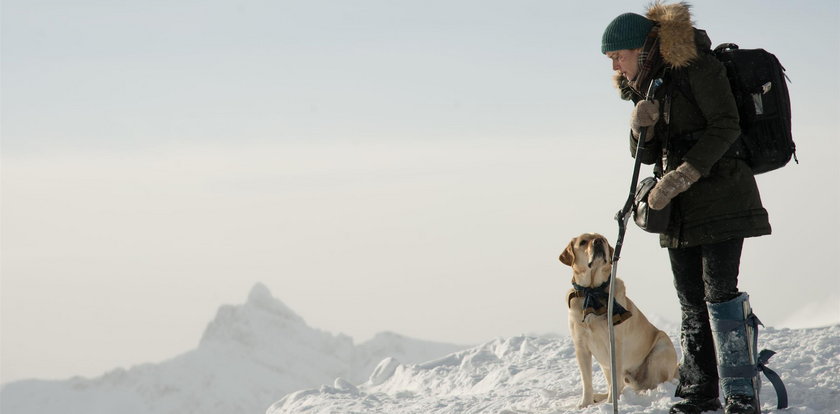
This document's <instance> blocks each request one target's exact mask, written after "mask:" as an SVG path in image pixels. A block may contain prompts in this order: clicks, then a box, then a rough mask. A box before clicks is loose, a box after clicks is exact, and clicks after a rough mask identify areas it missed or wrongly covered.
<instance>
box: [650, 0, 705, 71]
mask: <svg viewBox="0 0 840 414" xmlns="http://www.w3.org/2000/svg"><path fill="white" fill-rule="evenodd" d="M690 9H691V6H690V5H689V4H688V3H685V2H680V3H674V4H663V3H662V2H661V1H657V2H655V3H653V4H651V5H650V7H649V8H648V10H647V15H646V16H645V17H647V18H648V19H650V20H653V21H655V22H656V23H658V24H659V51H660V52H661V53H662V59H663V60H665V63H666V64H668V65H669V66H672V67H674V68H681V67H685V66H687V65H688V64H689V63H690V62H691V61H692V60H694V58H696V57H697V44H696V42H695V34H694V25H693V24H692V21H691V11H690ZM698 40H699V39H698Z"/></svg>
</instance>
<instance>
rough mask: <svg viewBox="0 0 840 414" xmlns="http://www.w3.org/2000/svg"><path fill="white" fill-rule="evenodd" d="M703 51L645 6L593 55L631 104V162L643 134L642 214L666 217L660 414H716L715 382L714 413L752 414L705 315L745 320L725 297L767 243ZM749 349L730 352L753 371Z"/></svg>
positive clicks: (750, 385) (673, 9)
mask: <svg viewBox="0 0 840 414" xmlns="http://www.w3.org/2000/svg"><path fill="white" fill-rule="evenodd" d="M710 46H711V42H710V40H709V38H708V36H707V35H706V33H705V32H704V31H702V30H698V29H695V28H694V27H693V26H692V22H691V15H690V12H689V6H688V5H687V4H685V3H677V4H670V5H663V4H661V3H658V2H657V3H654V4H653V5H651V6H650V8H649V9H648V11H647V14H646V16H641V15H638V14H633V13H625V14H622V15H620V16H618V17H616V18H615V19H614V20H613V21H612V22H611V23H610V24H609V25H608V26H607V28H606V30H605V31H604V35H603V38H602V49H601V52H602V53H604V54H606V55H607V56H608V57H609V58H610V59H611V60H612V65H613V69H614V70H616V72H617V73H616V77H615V81H616V85H617V87H618V88H619V90H620V92H621V96H622V98H623V99H626V100H632V101H633V102H634V103H635V104H636V106H635V108H634V109H633V111H632V114H631V122H630V124H631V125H630V126H631V128H630V129H631V131H630V152H631V155H633V156H635V150H636V145H637V143H638V139H639V137H640V136H641V131H642V129H643V128H647V132H646V134H645V140H646V142H645V149H644V150H643V151H644V152H642V153H640V154H639V156H640V157H641V160H642V162H644V163H645V164H654V165H655V167H654V171H655V173H656V174H657V176H659V177H660V180H659V182H658V183H657V185H656V186H655V187H654V189H653V190H652V191H651V193H650V196H649V199H648V201H649V205H650V207H651V208H653V209H662V208H663V207H665V206H666V205H668V204H671V206H672V207H671V211H672V213H671V219H670V224H669V226H668V229H667V230H666V231H665V232H664V233H662V234H661V235H660V244H661V245H662V247H666V248H668V253H669V256H670V261H671V268H672V271H673V274H674V285H675V287H676V290H677V296H678V298H679V301H680V306H681V309H682V332H681V345H682V350H683V360H682V361H681V363H680V379H679V381H680V383H679V386H678V388H677V392H676V394H677V396H678V397H681V398H683V401H681V402H679V403H677V404H676V405H674V407H672V408H671V412H672V413H700V412H703V411H714V410H716V409H718V408H719V407H720V406H721V404H720V401H719V399H718V397H719V386H718V383H719V381H720V386H721V388H723V390H724V397H725V405H726V413H758V412H760V411H759V406H758V399H757V397H758V393H757V392H756V391H757V390H756V388H757V386H758V384H757V381H758V377H757V376H754V377H753V378H746V377H730V375H731V374H729V373H731V372H733V371H731V370H730V371H727V370H726V368H725V367H726V366H727V364H730V365H731V364H732V361H733V359H732V358H733V357H732V356H731V355H729V354H727V352H728V351H727V352H722V351H721V349H731V348H732V346H733V344H732V343H727V341H729V339H726V338H731V337H732V335H729V336H727V335H725V333H727V332H723V330H725V329H728V327H731V326H730V325H726V326H725V327H722V328H719V329H712V327H715V328H717V327H719V326H724V325H725V324H718V323H717V321H716V319H715V315H719V313H716V311H715V310H716V309H718V308H719V307H721V306H729V304H731V303H737V305H733V306H734V307H732V309H736V312H735V313H740V312H741V311H742V310H743V311H744V312H745V313H744V314H743V315H738V316H739V318H740V319H739V320H741V321H745V320H746V317H747V316H751V313H749V314H748V313H746V311H747V310H749V307H748V303H747V302H745V299H743V298H742V296H743V297H745V296H746V294H744V293H740V292H739V291H738V286H737V285H738V270H739V266H740V258H741V248H742V245H743V241H744V238H747V237H755V236H762V235H766V234H770V223H769V221H768V217H767V211H766V210H765V209H764V208H763V207H762V204H761V198H760V196H759V192H758V187H757V185H756V182H755V178H754V176H753V173H752V170H750V168H749V166H748V165H747V164H746V163H745V162H744V160H743V159H740V158H739V157H738V152H737V149H738V148H737V145H733V144H735V143H736V141H737V140H738V137H739V135H740V128H739V124H738V122H739V117H738V110H737V107H736V104H735V99H734V98H733V96H732V91H731V90H730V86H729V82H728V80H727V77H726V70H725V68H724V66H723V65H722V64H721V63H720V62H719V61H718V60H717V59H716V58H715V57H714V56H712V55H711V54H709V53H706V51H707V50H709V48H710ZM655 79H662V81H663V82H662V86H660V87H659V88H658V89H657V91H656V94H655V95H654V99H653V100H651V101H646V100H644V99H643V95H644V93H645V91H647V90H648V86H649V85H650V84H651V82H653V80H655ZM738 298H741V299H738ZM736 300H737V302H733V301H736ZM744 303H747V304H746V305H744ZM727 309H729V308H727ZM710 310H711V311H712V313H713V317H712V320H711V326H710V317H709V311H710ZM744 323H747V322H744ZM742 325H743V323H742ZM748 327H749V326H747V328H748ZM741 328H743V326H741ZM713 331H714V333H713ZM719 331H721V332H719ZM742 331H743V330H742ZM742 331H739V332H741V333H743V332H742ZM747 332H751V331H747ZM719 333H720V334H719ZM741 333H739V334H737V335H735V337H737V338H740V336H738V335H741ZM742 336H743V335H742ZM751 339H752V338H749V340H747V341H743V342H744V344H745V345H744V346H743V347H740V348H739V349H738V350H737V351H738V352H739V354H738V355H741V353H746V357H747V359H748V360H751V361H752V362H750V363H754V360H755V356H754V355H753V354H754V353H755V351H754V350H753V349H752V347H754V346H755V344H748V343H749V342H750V341H751ZM748 345H751V346H752V347H750V346H748ZM716 347H717V349H718V352H717V357H716V352H715V348H716ZM727 347H728V348H727ZM742 348H743V349H742ZM721 367H724V368H721ZM719 369H720V370H721V371H720V373H721V374H722V375H720V377H719V375H718V374H719V372H718V370H719ZM733 384H734V385H733ZM745 384H746V385H745Z"/></svg>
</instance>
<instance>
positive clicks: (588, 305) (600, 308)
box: [567, 279, 633, 325]
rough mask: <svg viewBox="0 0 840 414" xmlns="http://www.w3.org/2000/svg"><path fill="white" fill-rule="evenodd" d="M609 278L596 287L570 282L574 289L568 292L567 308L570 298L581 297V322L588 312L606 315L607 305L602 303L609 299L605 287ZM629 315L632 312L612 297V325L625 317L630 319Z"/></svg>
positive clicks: (570, 304) (631, 314) (622, 320)
mask: <svg viewBox="0 0 840 414" xmlns="http://www.w3.org/2000/svg"><path fill="white" fill-rule="evenodd" d="M610 280H611V279H607V281H606V282H604V283H602V284H601V286H598V287H585V286H581V285H579V284H577V283H575V282H572V286H573V287H574V288H575V290H573V291H572V292H569V297H568V298H567V301H568V303H569V308H570V309H571V307H572V299H574V298H583V319H582V320H581V322H583V320H586V316H587V315H589V314H593V313H594V314H595V315H596V316H601V315H606V313H607V305H605V304H604V303H606V302H607V300H609V292H608V291H606V289H607V288H608V287H609V286H610ZM631 316H633V312H630V311H629V310H627V309H624V307H623V306H621V305H619V303H618V302H617V301H616V300H615V299H613V314H612V321H613V325H618V324H620V323H622V322H624V321H626V320H627V319H630V317H631Z"/></svg>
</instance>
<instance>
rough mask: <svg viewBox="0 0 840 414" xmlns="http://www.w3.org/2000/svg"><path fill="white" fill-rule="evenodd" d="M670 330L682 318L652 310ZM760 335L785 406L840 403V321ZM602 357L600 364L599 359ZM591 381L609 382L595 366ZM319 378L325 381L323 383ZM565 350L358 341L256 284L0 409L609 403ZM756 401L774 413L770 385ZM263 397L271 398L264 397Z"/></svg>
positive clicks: (554, 343) (665, 400) (503, 411)
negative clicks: (187, 332)
mask: <svg viewBox="0 0 840 414" xmlns="http://www.w3.org/2000/svg"><path fill="white" fill-rule="evenodd" d="M651 320H652V322H654V323H655V324H656V325H657V326H659V327H660V328H661V329H664V330H666V332H669V333H670V335H671V337H672V340H673V341H674V343H679V341H678V340H677V326H676V325H674V324H673V323H669V322H667V321H665V320H661V319H659V318H656V317H655V316H654V317H652V318H651ZM837 322H838V321H837V320H836V319H834V320H833V322H832V323H834V324H833V325H830V326H827V327H820V328H811V329H775V328H772V327H771V328H767V329H763V330H762V331H761V336H760V345H761V347H762V348H768V349H772V350H775V351H776V352H777V355H775V356H774V357H773V358H772V359H771V360H770V364H769V366H770V367H771V368H772V369H774V370H776V371H777V372H778V373H779V374H781V376H782V378H783V379H784V381H785V383H786V385H787V388H788V393H789V397H790V406H791V408H789V409H788V410H787V411H786V412H790V413H803V414H804V413H840V324H837ZM596 367H597V366H596ZM595 374H596V375H595V385H596V388H600V390H602V391H605V390H606V382H605V380H604V377H603V375H602V374H601V373H600V371H599V370H598V369H597V368H596V372H595ZM321 384H327V385H321ZM675 387H676V384H675V383H666V384H663V385H661V386H660V387H659V388H658V389H656V390H652V391H649V392H645V393H642V394H637V393H635V392H634V391H632V390H629V389H628V390H625V391H624V393H623V394H622V397H621V401H620V410H621V412H622V413H666V412H667V411H668V407H669V406H670V405H671V404H673V403H674V402H675V401H676V399H675V398H673V397H672V396H673V394H674V389H675ZM579 393H580V381H579V376H578V370H577V363H576V362H575V357H574V347H573V346H572V343H571V341H570V339H569V338H567V337H559V336H541V337H534V336H516V337H511V338H498V339H495V340H493V341H490V342H487V343H485V344H482V345H479V346H476V347H473V348H470V349H465V347H463V346H457V345H449V344H440V343H432V342H427V341H421V340H416V339H410V338H406V337H402V336H400V335H397V334H393V333H382V334H379V335H377V336H376V337H374V338H373V339H371V340H370V341H367V342H364V343H362V344H359V345H355V344H354V343H353V340H352V339H351V338H349V337H347V336H345V335H340V334H339V335H333V334H330V333H327V332H323V331H320V330H317V329H315V328H312V327H309V326H308V325H307V324H306V323H305V321H304V320H303V319H302V318H301V317H300V316H298V315H297V314H295V312H293V311H292V310H291V309H289V308H288V307H286V306H285V305H284V304H283V303H282V302H280V301H279V300H277V299H275V298H274V297H272V295H271V293H270V292H269V291H268V289H267V288H266V287H265V286H263V285H261V284H257V285H256V286H255V287H254V288H253V289H252V291H251V292H250V295H249V296H248V300H247V302H246V303H245V304H242V305H226V306H222V307H221V308H220V309H219V311H218V313H217V315H216V317H215V319H214V320H213V321H212V322H211V323H210V324H208V326H207V329H206V330H205V332H204V335H203V337H202V338H201V342H200V344H199V346H198V347H197V348H196V349H195V350H192V351H189V352H186V353H184V354H182V355H179V356H176V357H174V358H172V359H170V360H167V361H163V362H161V363H159V364H145V365H141V366H136V367H133V368H130V369H127V370H126V369H116V370H113V371H111V372H108V373H106V374H105V375H103V376H101V377H98V378H93V379H85V378H73V379H70V380H66V381H40V380H29V381H18V382H14V383H10V384H7V385H6V386H4V387H3V389H2V391H1V392H0V412H1V413H2V414H30V413H32V414H34V413H38V414H42V413H74V414H75V413H84V414H100V413H101V414H105V413H107V414H112V413H120V414H135V413H136V414H140V413H142V414H157V413H161V414H164V413H165V414H175V413H177V414H186V413H201V414H208V413H211V414H212V413H219V414H240V413H241V414H250V413H255V414H262V413H267V414H287V413H289V414H291V413H310V414H327V413H330V414H344V413H346V414H350V413H360V414H361V413H365V414H367V413H370V414H374V413H382V414H411V413H417V414H421V413H422V414H436V413H440V414H443V413H446V414H460V413H464V414H466V413H488V414H489V413H493V414H514V413H552V414H558V413H581V414H591V413H611V412H612V407H611V406H610V405H608V404H600V405H597V406H592V407H589V408H586V409H584V410H579V409H577V408H576V405H577V402H578V399H579ZM761 397H762V402H763V408H764V409H765V410H767V411H771V410H774V407H775V402H776V401H775V395H774V394H773V390H772V387H771V386H770V385H769V383H768V382H766V381H765V387H764V389H763V390H762V395H761ZM272 403H274V404H273V405H272Z"/></svg>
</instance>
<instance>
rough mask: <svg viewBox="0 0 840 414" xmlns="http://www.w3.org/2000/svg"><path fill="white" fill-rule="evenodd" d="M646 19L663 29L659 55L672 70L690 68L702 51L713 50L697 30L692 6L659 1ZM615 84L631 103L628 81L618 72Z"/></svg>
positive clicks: (651, 7)
mask: <svg viewBox="0 0 840 414" xmlns="http://www.w3.org/2000/svg"><path fill="white" fill-rule="evenodd" d="M645 17H647V18H648V19H650V20H653V21H655V22H656V23H657V24H658V25H659V51H660V53H661V55H662V59H663V60H664V61H665V64H667V65H668V66H670V67H672V68H683V67H686V66H688V65H689V64H691V62H692V61H693V60H694V59H696V58H697V56H698V48H699V49H708V48H710V47H711V44H712V42H711V40H709V37H708V36H707V35H706V32H705V31H703V30H698V29H695V28H694V25H693V22H692V21H691V5H690V4H688V3H686V2H678V3H674V4H664V3H663V2H662V1H661V0H657V1H655V2H654V3H652V4H651V5H650V6H649V7H648V10H647V13H646V15H645ZM613 80H614V82H615V86H616V87H617V88H618V89H619V90H620V91H621V97H622V99H630V96H631V94H632V93H631V92H630V91H629V85H628V81H627V78H625V77H624V75H622V74H621V73H618V72H617V73H616V75H615V76H614V78H613Z"/></svg>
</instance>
